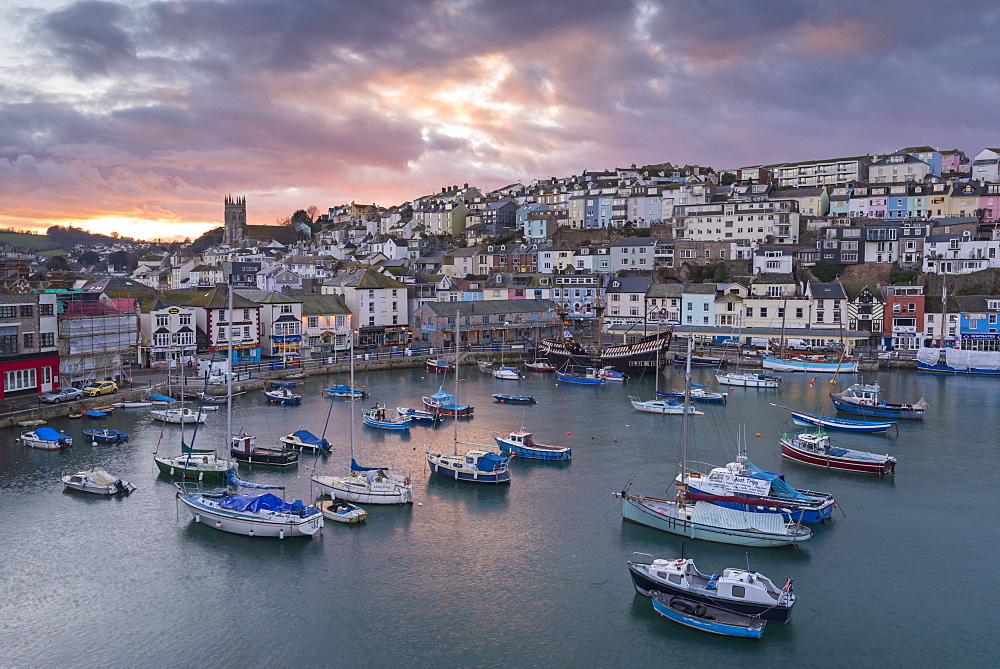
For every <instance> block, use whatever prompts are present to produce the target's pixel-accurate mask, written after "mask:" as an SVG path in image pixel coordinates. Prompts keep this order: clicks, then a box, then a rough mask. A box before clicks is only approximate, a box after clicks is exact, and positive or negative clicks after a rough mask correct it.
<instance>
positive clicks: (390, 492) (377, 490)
mask: <svg viewBox="0 0 1000 669" xmlns="http://www.w3.org/2000/svg"><path fill="white" fill-rule="evenodd" d="M350 384H351V386H350V387H351V388H354V387H355V386H354V336H353V334H352V336H351V381H350ZM359 399H360V398H359V397H356V396H355V397H349V398H348V399H347V401H348V402H349V403H350V405H351V414H350V420H349V421H348V422H349V423H350V439H351V466H350V473H349V474H348V475H347V476H312V477H311V480H312V482H313V483H314V484H315V485H316V487H317V488H318V489H319V491H320V492H325V493H327V494H328V495H330V496H331V497H333V498H335V499H340V500H346V501H348V502H358V503H360V504H409V503H412V502H413V484H412V483H411V482H410V477H409V476H404V475H402V474H396V473H394V472H391V471H390V470H389V467H367V466H362V465H359V464H358V463H357V461H356V460H355V452H354V448H355V446H354V422H355V411H354V403H355V402H357V401H358V400H359ZM327 517H330V516H327ZM334 520H339V518H334Z"/></svg>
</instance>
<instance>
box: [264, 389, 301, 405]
mask: <svg viewBox="0 0 1000 669" xmlns="http://www.w3.org/2000/svg"><path fill="white" fill-rule="evenodd" d="M264 396H265V397H267V401H268V402H274V403H276V404H302V395H298V394H296V393H293V392H292V391H290V390H289V389H288V388H274V389H273V390H265V391H264Z"/></svg>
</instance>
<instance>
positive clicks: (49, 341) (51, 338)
mask: <svg viewBox="0 0 1000 669" xmlns="http://www.w3.org/2000/svg"><path fill="white" fill-rule="evenodd" d="M39 339H41V345H42V346H55V345H56V333H55V332H43V333H42V334H41V336H40V337H39Z"/></svg>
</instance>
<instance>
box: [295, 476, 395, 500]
mask: <svg viewBox="0 0 1000 669" xmlns="http://www.w3.org/2000/svg"><path fill="white" fill-rule="evenodd" d="M405 480H406V479H404V481H405ZM312 482H313V483H315V484H316V487H317V488H318V489H319V490H320V492H325V493H326V494H328V495H330V496H331V497H335V498H336V499H343V500H346V501H348V502H355V503H357V504H411V503H412V502H413V485H412V484H410V483H401V482H395V481H387V482H381V483H380V482H376V483H372V484H369V483H368V482H367V481H365V480H364V479H363V478H362V477H359V476H313V477H312Z"/></svg>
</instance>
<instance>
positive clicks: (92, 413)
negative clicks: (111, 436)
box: [83, 409, 108, 418]
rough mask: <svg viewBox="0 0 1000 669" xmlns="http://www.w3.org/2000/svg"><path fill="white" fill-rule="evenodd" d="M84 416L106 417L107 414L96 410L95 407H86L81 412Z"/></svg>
mask: <svg viewBox="0 0 1000 669" xmlns="http://www.w3.org/2000/svg"><path fill="white" fill-rule="evenodd" d="M83 415H84V417H86V418H107V416H108V414H106V413H105V412H103V411H97V410H96V409H87V410H86V411H84V412H83Z"/></svg>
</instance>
